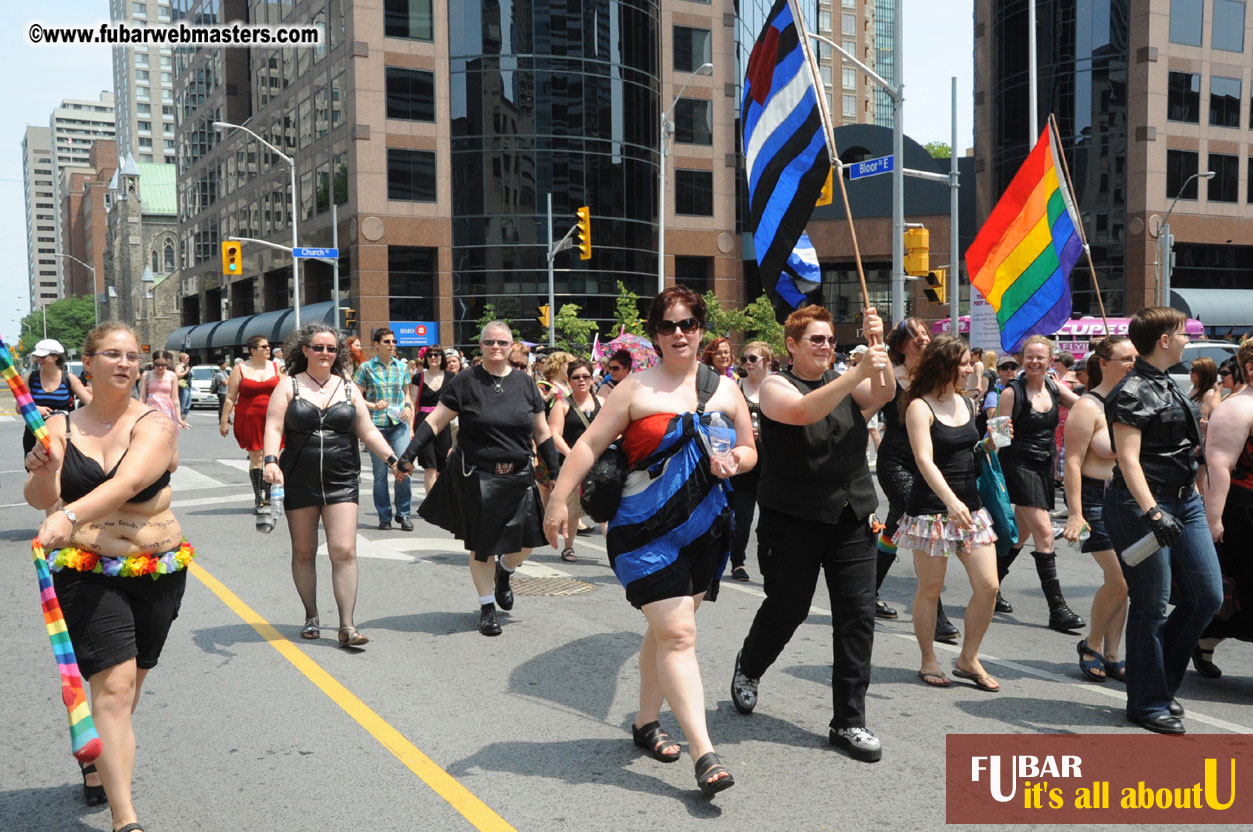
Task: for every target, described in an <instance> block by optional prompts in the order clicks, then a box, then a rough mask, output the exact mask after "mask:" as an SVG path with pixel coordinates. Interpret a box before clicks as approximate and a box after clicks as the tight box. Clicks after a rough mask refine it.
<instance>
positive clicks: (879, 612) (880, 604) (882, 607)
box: [874, 595, 899, 620]
mask: <svg viewBox="0 0 1253 832" xmlns="http://www.w3.org/2000/svg"><path fill="white" fill-rule="evenodd" d="M898 615H899V613H897V611H896V610H894V609H892V608H891V607H889V606H888V603H887V601H884V600H883V599H882V598H880V597H879V596H878V595H876V596H875V597H874V617H875V618H888V619H893V620H895V619H896V617H897V616H898Z"/></svg>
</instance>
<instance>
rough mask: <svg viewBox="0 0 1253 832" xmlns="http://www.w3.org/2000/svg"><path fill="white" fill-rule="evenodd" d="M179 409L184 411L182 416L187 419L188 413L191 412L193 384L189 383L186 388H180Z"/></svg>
mask: <svg viewBox="0 0 1253 832" xmlns="http://www.w3.org/2000/svg"><path fill="white" fill-rule="evenodd" d="M178 407H179V410H180V411H182V413H181V415H182V417H183V418H184V419H186V418H187V411H189V410H191V383H190V382H188V384H187V386H186V387H180V388H178Z"/></svg>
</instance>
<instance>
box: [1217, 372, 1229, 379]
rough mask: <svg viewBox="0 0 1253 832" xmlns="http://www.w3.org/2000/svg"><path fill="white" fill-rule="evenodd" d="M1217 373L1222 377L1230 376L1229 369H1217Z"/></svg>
mask: <svg viewBox="0 0 1253 832" xmlns="http://www.w3.org/2000/svg"><path fill="white" fill-rule="evenodd" d="M1218 375H1220V376H1222V377H1223V378H1231V371H1230V370H1219V371H1218Z"/></svg>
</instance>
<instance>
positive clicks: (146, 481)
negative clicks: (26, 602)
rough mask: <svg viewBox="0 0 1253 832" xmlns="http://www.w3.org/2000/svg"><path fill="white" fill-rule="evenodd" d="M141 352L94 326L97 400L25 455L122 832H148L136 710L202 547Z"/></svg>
mask: <svg viewBox="0 0 1253 832" xmlns="http://www.w3.org/2000/svg"><path fill="white" fill-rule="evenodd" d="M142 358H143V354H142V353H141V352H140V351H139V343H138V341H137V340H136V338H135V334H134V333H133V332H132V331H131V330H130V328H129V327H127V326H126V325H125V324H120V323H106V324H101V325H100V326H98V327H96V328H95V329H93V330H92V331H91V332H90V333H88V335H87V342H86V344H85V345H84V347H83V360H84V365H85V367H84V368H85V369H86V370H87V371H88V372H90V373H91V376H92V379H93V384H92V393H93V398H92V400H91V403H90V404H88V405H87V406H85V407H83V408H81V409H79V410H76V411H74V412H73V413H70V414H66V416H65V418H61V417H60V416H55V417H54V418H52V419H51V420H50V421H49V422H48V424H47V428H48V434H49V437H50V439H51V447H50V450H47V451H45V449H44V447H43V445H42V444H40V445H36V446H35V448H34V449H33V450H32V451H31V452H30V453H29V454H27V456H26V468H27V470H29V471H30V476H29V477H28V478H27V481H26V489H25V496H26V501H27V502H28V503H30V505H32V506H33V507H35V508H38V509H43V510H45V511H47V512H48V516H47V517H46V518H45V520H44V522H43V524H42V525H41V526H40V527H39V536H38V541H39V542H40V543H41V544H42V545H43V547H44V548H45V549H46V550H47V561H48V567H49V569H51V570H52V573H53V585H54V586H55V588H56V594H57V596H58V597H59V599H60V602H61V609H62V610H63V612H64V614H65V623H66V626H67V628H68V630H69V635H70V639H71V641H72V642H73V644H74V646H75V650H76V653H77V658H78V666H79V669H80V670H81V672H82V676H83V678H84V679H86V680H87V682H88V684H89V685H90V686H91V709H92V712H93V716H94V718H95V725H96V729H97V731H98V732H99V735H100V740H101V743H102V745H103V751H102V753H101V755H100V757H99V759H98V760H97V763H96V764H97V766H98V768H99V773H100V779H101V781H102V782H103V785H104V791H105V793H106V794H107V795H108V802H109V807H110V809H111V810H112V812H113V828H114V829H116V830H117V832H142V827H141V826H140V825H139V824H138V823H137V822H136V821H137V816H136V814H135V808H134V806H133V804H132V802H131V775H132V772H133V770H134V767H135V734H134V730H133V729H132V727H131V713H132V712H133V711H134V710H135V708H136V707H137V706H138V704H139V694H140V690H141V688H142V687H143V683H144V679H145V678H146V676H147V675H148V671H150V670H151V669H152V668H154V667H156V664H157V660H158V658H159V657H160V655H161V648H162V647H163V645H164V644H165V638H166V634H167V633H168V632H169V630H170V625H171V624H172V623H173V621H174V619H175V618H177V617H178V609H179V605H180V604H181V602H182V598H183V590H184V588H185V586H186V584H187V572H186V566H187V564H188V563H189V562H190V561H191V559H192V558H193V557H194V556H195V550H194V549H193V548H192V547H191V546H190V544H188V542H187V541H186V539H184V538H183V532H182V529H181V528H180V526H179V523H178V519H177V518H176V517H175V516H174V513H173V512H172V511H171V510H170V496H171V492H170V473H171V472H172V471H173V470H174V469H175V468H176V467H178V444H177V436H176V430H177V429H176V427H175V424H174V422H173V421H172V420H171V419H170V418H169V417H168V416H166V415H164V414H163V413H161V412H160V411H157V410H155V409H153V408H151V407H148V406H146V405H143V404H140V403H139V402H138V401H136V400H134V399H133V398H131V389H132V388H133V387H134V384H135V381H136V379H137V378H138V376H139V368H140V361H141V360H142ZM58 474H59V476H58ZM84 782H85V783H86V778H84ZM88 788H89V787H85V788H84V792H85V796H87V797H88V798H89V802H92V800H91V799H90V798H91V797H92V796H93V794H94V793H92V792H88ZM96 802H100V801H96Z"/></svg>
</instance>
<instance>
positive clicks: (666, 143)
mask: <svg viewBox="0 0 1253 832" xmlns="http://www.w3.org/2000/svg"><path fill="white" fill-rule="evenodd" d="M713 68H714V65H713V64H711V63H710V62H709V61H705V63H703V64H701V65H700V66H698V67H696V69H694V70H692V71H691V72H690V73H688V76H687V78H685V79H684V80H683V86H681V87H679V92H678V94H677V95H676V96H675V97H674V100H672V101H671V102H670V109H668V110H664V111H662V113H661V165H660V168H661V169H660V171H658V173H657V294H659V295H660V294H661V293H662V292H663V291H665V288H666V157H667V156H669V155H670V138H671V136H672V135H673V134H672V132H671V131H672V129H673V125H672V124H671V123H670V116H671V115H673V113H674V108H675V107H677V106H678V105H679V99H680V98H682V97H683V91H684V90H685V89H687V85H688V84H689V83H691V81H692V79H693V78H695V77H696V76H697V75H702V74H704V72H705V70H706V69H708V70H710V73H711V74H712V72H713ZM549 314H552V312H551V310H550V311H549Z"/></svg>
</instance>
